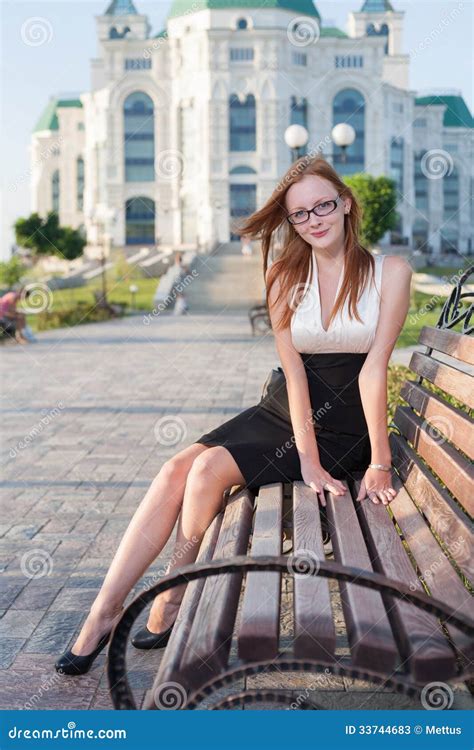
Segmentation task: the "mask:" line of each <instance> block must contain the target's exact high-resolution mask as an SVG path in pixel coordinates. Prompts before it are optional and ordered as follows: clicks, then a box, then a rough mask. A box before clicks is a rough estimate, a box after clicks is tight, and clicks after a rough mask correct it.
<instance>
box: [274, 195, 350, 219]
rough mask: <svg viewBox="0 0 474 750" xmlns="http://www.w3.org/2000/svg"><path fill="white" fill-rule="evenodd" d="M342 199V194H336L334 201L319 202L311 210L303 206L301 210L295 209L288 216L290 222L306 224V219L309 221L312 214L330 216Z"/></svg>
mask: <svg viewBox="0 0 474 750" xmlns="http://www.w3.org/2000/svg"><path fill="white" fill-rule="evenodd" d="M340 200H341V196H340V195H336V197H335V198H334V200H332V201H324V203H318V205H317V206H314V208H311V209H310V210H309V211H307V210H306V209H305V208H301V209H300V210H299V211H295V212H294V213H292V214H290V215H289V216H287V217H286V218H287V220H288V221H289V222H290V224H304V222H305V221H308V219H309V217H310V214H315V216H329V214H332V213H333V211H335V210H336V208H337V204H338V203H339V201H340Z"/></svg>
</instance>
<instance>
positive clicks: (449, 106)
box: [415, 94, 474, 128]
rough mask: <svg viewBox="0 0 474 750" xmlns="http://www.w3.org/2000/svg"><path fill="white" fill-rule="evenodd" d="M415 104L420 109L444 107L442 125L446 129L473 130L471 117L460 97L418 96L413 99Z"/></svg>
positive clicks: (473, 125) (473, 124)
mask: <svg viewBox="0 0 474 750" xmlns="http://www.w3.org/2000/svg"><path fill="white" fill-rule="evenodd" d="M415 104H417V105H419V106H421V107H432V106H440V105H444V106H445V107H446V111H445V113H444V118H443V125H444V127H446V128H474V120H473V117H472V115H471V113H470V112H469V109H468V107H467V104H466V102H465V101H464V99H463V98H462V96H455V95H448V94H446V95H432V96H420V97H417V98H416V99H415Z"/></svg>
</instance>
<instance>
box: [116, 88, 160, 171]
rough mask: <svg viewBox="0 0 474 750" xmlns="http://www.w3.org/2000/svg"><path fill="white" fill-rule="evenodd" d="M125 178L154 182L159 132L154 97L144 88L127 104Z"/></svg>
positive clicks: (125, 108)
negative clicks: (146, 92) (155, 127)
mask: <svg viewBox="0 0 474 750" xmlns="http://www.w3.org/2000/svg"><path fill="white" fill-rule="evenodd" d="M123 111H124V141H125V142H124V152H125V181H126V182H153V180H155V179H156V175H155V135H154V121H155V118H154V108H153V101H152V100H151V98H150V97H149V96H148V94H145V93H144V92H143V91H135V92H134V93H133V94H130V96H128V97H127V98H126V100H125V103H124V107H123Z"/></svg>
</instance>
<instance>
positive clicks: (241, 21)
mask: <svg viewBox="0 0 474 750" xmlns="http://www.w3.org/2000/svg"><path fill="white" fill-rule="evenodd" d="M237 28H238V29H247V28H248V23H247V19H246V18H239V20H238V21H237Z"/></svg>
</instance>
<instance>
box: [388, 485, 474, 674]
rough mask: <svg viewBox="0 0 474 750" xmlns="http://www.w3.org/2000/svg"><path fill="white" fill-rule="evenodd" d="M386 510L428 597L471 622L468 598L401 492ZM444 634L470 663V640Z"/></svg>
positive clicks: (473, 606)
mask: <svg viewBox="0 0 474 750" xmlns="http://www.w3.org/2000/svg"><path fill="white" fill-rule="evenodd" d="M390 508H391V510H392V513H393V515H394V518H395V520H396V522H397V524H398V526H399V527H400V530H401V532H402V534H403V536H404V538H405V540H406V542H407V544H408V546H409V547H410V551H411V553H412V554H413V557H414V558H415V560H416V563H417V565H418V567H419V569H420V571H421V578H422V580H423V581H424V582H425V585H426V586H427V587H428V589H429V591H430V592H431V594H432V596H434V597H435V598H436V599H440V600H441V601H443V602H445V603H446V604H448V605H449V606H450V607H452V608H453V609H454V610H455V611H456V612H458V613H461V614H464V615H466V616H467V617H470V618H471V619H474V603H473V599H472V596H471V595H470V593H469V592H468V591H467V590H466V588H465V587H464V585H463V583H462V581H461V579H460V578H459V576H458V574H457V573H456V571H455V569H454V568H453V566H452V565H451V563H450V562H449V560H448V558H447V557H446V555H445V554H444V552H443V550H442V549H441V547H440V546H439V544H438V542H437V541H436V539H435V537H434V536H433V534H432V533H431V531H430V529H429V528H428V526H427V525H426V523H425V521H424V519H423V516H422V515H421V514H420V512H419V511H418V510H417V508H416V506H415V504H414V503H413V501H412V499H411V498H410V496H409V494H408V492H407V490H406V489H405V488H402V489H401V490H400V492H399V493H398V495H397V496H396V497H395V499H394V500H392V502H391V503H390ZM448 630H449V633H450V635H451V637H452V639H453V642H454V643H455V645H456V647H457V648H458V649H459V652H460V654H461V655H462V656H463V659H464V661H465V662H466V663H468V662H471V661H472V659H473V657H474V643H473V641H472V638H469V636H467V635H465V634H464V633H462V632H460V631H459V630H457V629H456V628H454V627H452V626H448Z"/></svg>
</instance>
